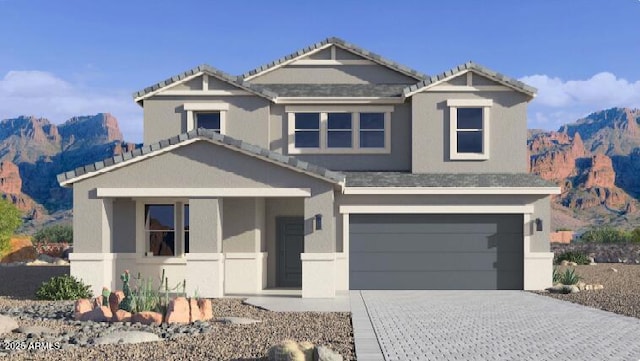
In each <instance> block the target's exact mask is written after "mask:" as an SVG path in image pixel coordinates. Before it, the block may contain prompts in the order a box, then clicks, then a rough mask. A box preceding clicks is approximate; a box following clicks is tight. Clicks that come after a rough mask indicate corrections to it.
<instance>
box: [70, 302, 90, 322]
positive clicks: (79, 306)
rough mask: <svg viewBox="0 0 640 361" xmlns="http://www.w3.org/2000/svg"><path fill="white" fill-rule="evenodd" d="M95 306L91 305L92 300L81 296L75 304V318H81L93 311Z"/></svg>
mask: <svg viewBox="0 0 640 361" xmlns="http://www.w3.org/2000/svg"><path fill="white" fill-rule="evenodd" d="M92 309H93V307H92V306H91V302H89V300H88V299H86V298H81V299H79V300H77V301H76V303H75V305H74V306H73V318H74V319H75V320H80V319H81V318H82V315H83V314H85V313H87V312H89V311H91V310H92Z"/></svg>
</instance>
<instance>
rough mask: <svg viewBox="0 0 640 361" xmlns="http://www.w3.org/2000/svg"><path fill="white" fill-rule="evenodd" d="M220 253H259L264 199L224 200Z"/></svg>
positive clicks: (262, 229) (262, 228) (262, 230)
mask: <svg viewBox="0 0 640 361" xmlns="http://www.w3.org/2000/svg"><path fill="white" fill-rule="evenodd" d="M223 210H224V213H223V214H224V215H223V221H222V238H223V242H222V252H225V253H226V252H259V251H260V248H261V243H262V237H263V232H264V198H226V199H225V200H224V205H223Z"/></svg>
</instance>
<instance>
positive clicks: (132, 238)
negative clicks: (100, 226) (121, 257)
mask: <svg viewBox="0 0 640 361" xmlns="http://www.w3.org/2000/svg"><path fill="white" fill-rule="evenodd" d="M111 252H114V253H135V252H136V203H135V202H134V201H132V200H131V199H125V198H119V199H114V200H113V244H112V245H111Z"/></svg>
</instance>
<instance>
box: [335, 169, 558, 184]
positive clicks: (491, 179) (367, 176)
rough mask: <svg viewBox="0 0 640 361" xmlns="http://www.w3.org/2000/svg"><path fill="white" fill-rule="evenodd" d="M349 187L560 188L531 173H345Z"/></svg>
mask: <svg viewBox="0 0 640 361" xmlns="http://www.w3.org/2000/svg"><path fill="white" fill-rule="evenodd" d="M343 173H344V174H345V175H346V177H347V182H346V186H347V187H505V188H508V187H557V185H556V184H555V183H552V182H549V181H546V180H544V179H542V178H540V177H538V176H536V175H533V174H528V173H478V174H473V173H455V174H454V173H445V174H437V173H431V174H414V173H409V172H343Z"/></svg>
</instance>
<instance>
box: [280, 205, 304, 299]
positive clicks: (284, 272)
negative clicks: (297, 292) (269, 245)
mask: <svg viewBox="0 0 640 361" xmlns="http://www.w3.org/2000/svg"><path fill="white" fill-rule="evenodd" d="M276 239H277V247H276V248H277V253H278V255H277V257H276V263H277V265H278V267H277V269H278V275H277V277H276V281H277V285H278V287H302V261H301V260H300V253H302V252H303V251H304V219H303V217H278V218H276Z"/></svg>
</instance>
